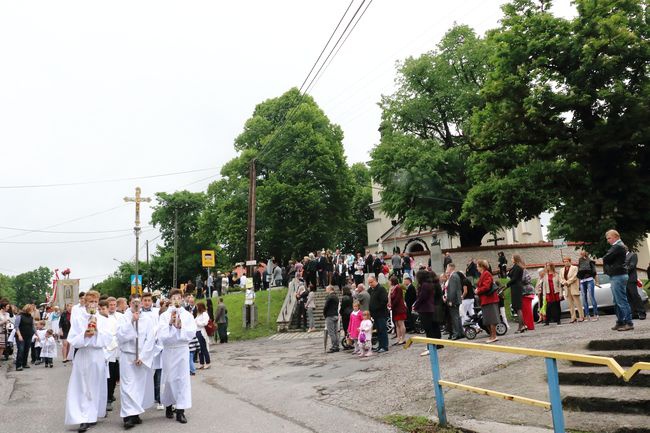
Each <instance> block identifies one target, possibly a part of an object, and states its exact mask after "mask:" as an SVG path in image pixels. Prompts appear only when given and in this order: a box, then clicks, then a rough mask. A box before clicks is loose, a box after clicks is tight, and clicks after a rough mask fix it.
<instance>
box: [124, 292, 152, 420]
mask: <svg viewBox="0 0 650 433" xmlns="http://www.w3.org/2000/svg"><path fill="white" fill-rule="evenodd" d="M130 307H131V308H130V309H128V310H126V311H125V312H124V314H123V315H122V316H121V317H120V322H119V324H118V327H117V341H118V342H119V343H120V362H119V365H120V404H121V408H120V416H121V417H122V419H123V420H124V428H125V429H127V430H128V429H130V428H131V427H133V426H134V425H136V424H141V423H142V420H141V419H140V414H141V413H144V411H145V410H147V409H148V408H150V407H151V406H153V392H147V391H148V390H152V389H153V373H152V371H151V363H152V362H153V354H154V353H153V351H154V345H155V342H156V338H155V336H154V326H155V324H154V322H153V321H152V319H151V318H150V317H149V316H148V315H146V314H141V313H140V297H139V296H138V295H131V301H130Z"/></svg>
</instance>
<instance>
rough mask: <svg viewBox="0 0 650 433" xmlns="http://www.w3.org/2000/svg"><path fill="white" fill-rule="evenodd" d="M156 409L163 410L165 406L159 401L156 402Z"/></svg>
mask: <svg viewBox="0 0 650 433" xmlns="http://www.w3.org/2000/svg"><path fill="white" fill-rule="evenodd" d="M156 410H165V406H163V405H162V404H161V403H158V405H157V406H156Z"/></svg>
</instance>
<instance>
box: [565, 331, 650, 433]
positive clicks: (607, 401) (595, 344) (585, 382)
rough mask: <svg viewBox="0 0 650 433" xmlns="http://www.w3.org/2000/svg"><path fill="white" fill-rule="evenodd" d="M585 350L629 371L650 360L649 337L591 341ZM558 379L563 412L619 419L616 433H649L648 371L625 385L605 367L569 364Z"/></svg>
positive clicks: (567, 415)
mask: <svg viewBox="0 0 650 433" xmlns="http://www.w3.org/2000/svg"><path fill="white" fill-rule="evenodd" d="M587 350H588V351H589V354H590V355H597V356H607V357H612V358H614V359H616V361H617V362H618V363H619V364H621V366H623V367H624V368H629V367H630V366H632V365H633V364H634V363H636V362H648V361H649V360H650V338H639V339H621V340H594V341H591V342H589V344H588V345H587ZM559 379H560V391H561V393H562V396H563V398H562V406H563V407H564V409H565V411H567V412H582V413H589V414H590V416H592V417H593V418H599V417H603V420H604V419H607V420H608V421H609V422H610V423H611V422H612V421H613V418H616V419H620V421H618V422H617V423H616V424H617V425H619V426H620V427H619V428H618V429H617V430H614V431H615V432H616V433H623V432H625V433H650V372H648V371H641V372H639V373H638V374H637V375H636V376H635V377H634V378H633V379H632V380H630V381H629V382H625V381H624V380H623V379H619V378H618V377H616V376H615V375H614V374H613V373H612V372H611V371H610V370H609V369H608V368H607V367H605V366H594V365H593V364H584V363H579V362H571V363H566V364H565V365H563V366H562V367H561V368H560V371H559ZM565 416H566V417H570V416H571V415H570V414H569V413H566V415H565Z"/></svg>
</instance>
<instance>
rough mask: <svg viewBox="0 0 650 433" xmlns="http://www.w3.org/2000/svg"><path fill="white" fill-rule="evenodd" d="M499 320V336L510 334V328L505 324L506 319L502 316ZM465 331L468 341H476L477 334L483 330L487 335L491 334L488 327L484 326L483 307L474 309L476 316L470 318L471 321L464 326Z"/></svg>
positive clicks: (497, 327) (497, 329) (497, 328)
mask: <svg viewBox="0 0 650 433" xmlns="http://www.w3.org/2000/svg"><path fill="white" fill-rule="evenodd" d="M499 320H500V322H499V323H497V326H496V331H497V335H498V336H502V335H505V334H507V333H508V326H507V325H506V323H505V317H502V316H501V315H500V314H499ZM463 330H464V331H465V337H467V339H468V340H473V339H475V338H476V334H478V333H479V332H480V331H481V330H484V331H485V332H486V333H489V332H490V330H489V329H488V327H487V326H486V325H485V324H483V311H482V310H481V307H474V315H473V316H470V318H469V320H468V321H467V322H465V323H464V324H463Z"/></svg>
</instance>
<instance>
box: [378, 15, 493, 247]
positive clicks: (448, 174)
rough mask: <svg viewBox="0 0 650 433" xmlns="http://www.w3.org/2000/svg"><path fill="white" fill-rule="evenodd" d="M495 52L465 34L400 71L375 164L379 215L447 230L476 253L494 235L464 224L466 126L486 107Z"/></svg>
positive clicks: (412, 226) (455, 34) (387, 99)
mask: <svg viewBox="0 0 650 433" xmlns="http://www.w3.org/2000/svg"><path fill="white" fill-rule="evenodd" d="M490 51H491V46H490V45H489V44H488V43H487V42H486V41H484V40H483V39H481V38H479V37H478V36H477V35H476V34H475V33H474V31H473V30H472V29H471V28H469V27H467V26H456V27H454V28H452V29H451V30H449V32H447V34H446V35H445V36H444V37H443V39H442V40H441V42H440V43H439V44H438V46H437V48H436V49H434V50H433V51H431V52H428V53H425V54H423V55H421V56H420V57H417V58H408V59H406V60H405V61H404V62H402V63H401V64H400V65H399V66H398V75H397V84H398V89H397V91H396V92H395V93H394V94H393V95H390V96H384V97H383V98H382V101H381V104H380V105H381V108H382V110H383V111H382V125H381V130H380V131H381V142H380V143H379V145H378V146H376V147H375V148H374V149H373V151H372V153H371V156H372V160H371V162H370V168H371V174H372V176H373V178H374V179H375V180H376V181H377V182H378V183H379V184H381V186H382V188H383V191H382V193H381V204H382V210H383V211H384V212H385V213H386V214H387V215H389V216H390V217H394V218H396V219H398V220H399V221H401V222H402V223H403V226H404V228H405V229H406V230H409V231H410V230H416V229H425V228H442V229H445V230H447V231H448V232H449V233H451V234H457V235H459V236H460V238H461V243H462V245H463V246H476V245H480V244H481V239H482V238H483V236H484V235H485V234H486V233H487V232H488V230H489V229H493V228H494V227H492V226H489V225H486V224H484V223H483V222H482V221H472V220H471V219H470V218H469V217H463V216H461V207H462V204H463V202H464V200H465V196H466V194H467V192H468V191H469V189H470V187H471V183H470V181H469V179H468V176H467V170H468V167H467V156H468V154H469V152H470V150H471V148H472V147H473V141H472V137H471V134H470V129H469V126H470V125H469V121H470V119H471V116H472V114H473V113H474V111H475V110H477V109H478V108H480V107H481V105H482V99H481V98H480V95H479V91H480V89H481V87H482V85H483V82H484V81H485V76H486V73H487V60H488V55H489V53H490Z"/></svg>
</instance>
